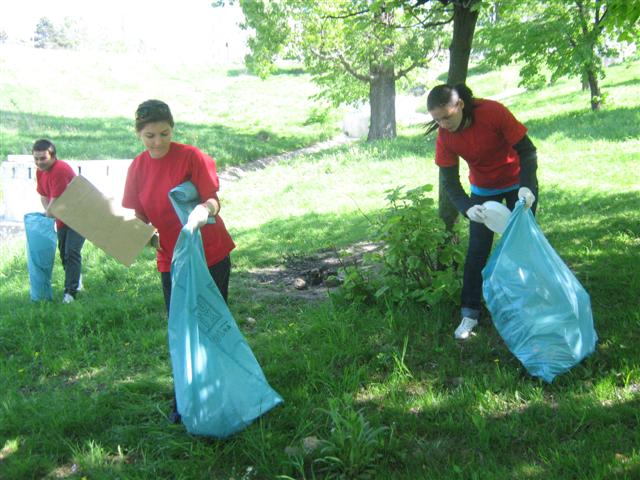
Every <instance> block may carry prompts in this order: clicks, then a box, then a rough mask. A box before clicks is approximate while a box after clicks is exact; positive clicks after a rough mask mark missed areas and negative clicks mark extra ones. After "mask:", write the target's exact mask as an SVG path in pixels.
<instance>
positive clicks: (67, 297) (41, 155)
mask: <svg viewBox="0 0 640 480" xmlns="http://www.w3.org/2000/svg"><path fill="white" fill-rule="evenodd" d="M31 153H32V154H33V159H34V161H35V164H36V167H37V168H38V170H37V171H36V179H37V188H36V190H37V192H38V193H39V194H40V200H41V202H42V206H43V207H44V209H45V213H46V215H47V216H49V217H53V215H51V213H49V206H50V205H51V203H52V202H53V200H55V199H56V198H57V197H59V196H60V195H62V192H64V191H65V190H66V188H67V185H68V184H69V182H70V181H71V180H72V179H73V177H75V176H76V173H75V172H74V171H73V169H72V168H71V167H70V166H69V164H68V163H66V162H63V161H62V160H59V159H58V157H57V155H56V147H55V145H54V144H53V142H51V141H49V140H46V139H40V140H37V141H36V142H35V143H34V144H33V148H32V149H31ZM56 230H57V233H58V250H59V251H60V260H61V261H62V267H63V268H64V297H63V298H62V302H63V303H71V302H73V301H74V300H75V298H76V294H77V293H78V289H79V288H80V273H81V271H82V254H81V252H82V246H83V245H84V237H83V236H82V235H80V234H79V233H78V232H76V231H75V230H73V229H72V228H70V227H69V226H68V225H65V224H64V223H62V222H61V221H60V220H58V219H56Z"/></svg>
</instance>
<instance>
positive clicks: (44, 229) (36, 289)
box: [24, 213, 58, 301]
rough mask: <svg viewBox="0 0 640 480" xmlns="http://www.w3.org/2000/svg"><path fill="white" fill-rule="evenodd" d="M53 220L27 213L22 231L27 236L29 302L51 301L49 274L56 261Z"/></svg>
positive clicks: (55, 236) (38, 214) (55, 238)
mask: <svg viewBox="0 0 640 480" xmlns="http://www.w3.org/2000/svg"><path fill="white" fill-rule="evenodd" d="M54 224H55V219H53V218H50V217H47V216H45V215H44V214H42V213H27V214H26V215H25V216H24V230H25V233H26V235H27V269H28V270H29V290H30V295H31V300H34V301H39V300H53V291H52V289H51V273H52V272H53V263H54V262H55V259H56V245H57V243H58V238H57V235H56V232H55V230H54V229H53V226H54Z"/></svg>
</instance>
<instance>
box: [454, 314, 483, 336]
mask: <svg viewBox="0 0 640 480" xmlns="http://www.w3.org/2000/svg"><path fill="white" fill-rule="evenodd" d="M476 325H478V320H475V319H473V318H469V317H464V318H463V319H462V321H461V322H460V325H458V328H456V331H455V332H454V334H453V335H454V336H455V337H456V338H457V339H458V340H466V339H467V338H469V336H470V335H471V332H472V331H473V329H474V328H475V327H476Z"/></svg>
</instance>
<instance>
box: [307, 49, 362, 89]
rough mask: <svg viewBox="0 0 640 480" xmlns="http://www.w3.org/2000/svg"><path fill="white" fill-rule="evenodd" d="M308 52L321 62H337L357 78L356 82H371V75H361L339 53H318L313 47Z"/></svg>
mask: <svg viewBox="0 0 640 480" xmlns="http://www.w3.org/2000/svg"><path fill="white" fill-rule="evenodd" d="M309 51H310V52H311V53H312V54H313V55H315V56H316V57H318V58H319V59H321V60H325V61H328V62H335V61H338V62H340V64H341V65H342V67H343V68H344V69H345V70H346V71H347V72H348V73H350V74H351V75H353V76H354V77H355V78H357V79H358V80H360V81H361V82H365V83H369V82H370V81H371V80H373V77H372V76H371V75H363V74H362V73H360V72H358V71H357V70H356V69H355V67H353V65H351V64H350V63H349V62H348V61H347V59H346V58H344V55H343V54H342V53H340V52H333V53H323V52H320V51H318V50H315V49H314V48H313V47H309Z"/></svg>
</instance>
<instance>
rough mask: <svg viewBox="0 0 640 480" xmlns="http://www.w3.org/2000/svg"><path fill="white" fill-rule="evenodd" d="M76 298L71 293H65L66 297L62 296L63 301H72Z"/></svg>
mask: <svg viewBox="0 0 640 480" xmlns="http://www.w3.org/2000/svg"><path fill="white" fill-rule="evenodd" d="M74 300H75V298H73V297H72V296H71V294H69V293H65V294H64V297H62V303H71V302H73V301H74Z"/></svg>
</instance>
